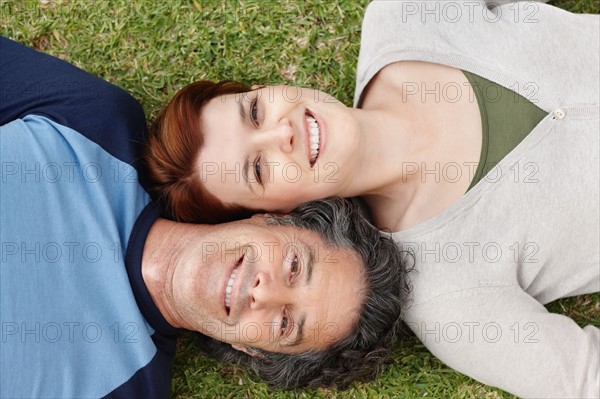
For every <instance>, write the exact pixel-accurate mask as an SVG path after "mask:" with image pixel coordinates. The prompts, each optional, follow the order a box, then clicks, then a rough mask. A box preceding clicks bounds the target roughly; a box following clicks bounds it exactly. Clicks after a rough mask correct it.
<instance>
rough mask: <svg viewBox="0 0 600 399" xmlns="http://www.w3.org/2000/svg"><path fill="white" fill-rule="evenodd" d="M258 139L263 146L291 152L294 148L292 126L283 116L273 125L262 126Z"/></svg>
mask: <svg viewBox="0 0 600 399" xmlns="http://www.w3.org/2000/svg"><path fill="white" fill-rule="evenodd" d="M260 140H262V141H263V142H262V143H261V144H262V145H263V146H267V147H275V148H278V149H279V150H281V151H282V152H283V153H286V154H288V153H291V152H292V150H293V149H294V128H293V127H292V124H291V122H290V120H289V119H288V118H283V119H281V120H280V121H278V122H277V123H276V124H274V125H271V126H268V127H264V129H262V131H261V132H260Z"/></svg>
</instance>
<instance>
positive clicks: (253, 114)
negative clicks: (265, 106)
mask: <svg viewBox="0 0 600 399" xmlns="http://www.w3.org/2000/svg"><path fill="white" fill-rule="evenodd" d="M257 104H258V102H257V101H256V98H255V99H254V100H252V103H251V104H250V118H251V119H252V122H253V123H254V124H255V125H256V126H258V105H257Z"/></svg>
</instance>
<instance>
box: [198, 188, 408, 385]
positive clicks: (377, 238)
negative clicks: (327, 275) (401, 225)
mask: <svg viewBox="0 0 600 399" xmlns="http://www.w3.org/2000/svg"><path fill="white" fill-rule="evenodd" d="M267 223H269V224H273V225H286V226H295V227H299V228H303V229H307V230H310V231H314V232H316V233H318V234H319V236H321V238H322V239H323V240H324V241H325V243H326V244H327V245H333V246H334V247H337V248H346V249H350V250H353V251H355V253H357V254H358V256H359V258H360V259H361V261H362V263H363V264H364V273H363V274H364V282H365V289H364V293H363V296H364V298H365V299H364V303H363V304H362V307H361V308H360V310H359V315H358V316H359V317H358V320H357V321H356V323H355V325H354V326H353V328H352V329H351V331H350V333H349V334H348V335H347V336H346V337H344V338H342V339H341V340H339V341H337V342H335V343H333V344H332V345H331V346H330V347H328V348H327V349H326V350H322V351H317V350H311V351H307V352H303V353H300V354H293V355H291V354H283V353H273V352H265V351H262V350H258V349H253V351H254V352H255V356H249V355H247V354H246V353H244V352H241V351H238V350H235V349H233V348H232V347H231V346H230V345H229V344H226V343H223V342H220V341H217V340H214V339H211V338H209V337H206V336H204V335H200V341H201V347H202V349H203V350H204V351H205V352H207V353H208V354H209V355H211V356H213V357H215V358H216V359H217V360H220V361H223V362H233V363H237V364H245V365H248V366H250V367H251V368H252V369H254V370H255V371H256V373H257V374H258V375H259V376H260V377H261V378H263V379H264V380H265V381H266V382H267V383H269V384H270V385H272V386H275V387H278V388H281V389H297V388H303V387H319V386H336V387H338V388H341V389H344V388H346V387H347V386H348V385H349V384H350V383H351V382H353V381H357V380H358V381H365V380H369V379H372V378H375V377H376V376H377V375H379V374H380V373H381V371H382V370H383V366H384V365H385V363H387V362H388V361H389V360H390V352H391V346H392V343H393V342H394V340H395V338H396V336H397V333H398V332H399V329H400V326H401V321H400V312H401V310H402V307H403V305H404V301H405V298H406V295H407V294H408V291H409V287H408V280H407V277H406V274H407V270H406V267H405V259H406V253H404V252H403V251H402V250H401V249H400V248H399V247H398V246H397V245H396V243H395V242H394V241H393V240H392V239H391V238H390V237H388V236H387V235H382V234H381V233H380V232H379V231H378V229H377V228H375V227H374V226H373V225H371V224H370V223H369V222H368V221H367V220H366V219H365V218H364V217H363V216H362V214H361V210H360V208H359V206H358V205H357V204H356V203H353V202H351V201H350V200H347V199H343V198H330V199H326V200H318V201H312V202H308V203H306V204H303V205H301V206H300V207H298V208H297V209H296V210H295V211H293V212H292V213H291V214H290V215H285V216H271V217H270V218H269V219H268V220H267Z"/></svg>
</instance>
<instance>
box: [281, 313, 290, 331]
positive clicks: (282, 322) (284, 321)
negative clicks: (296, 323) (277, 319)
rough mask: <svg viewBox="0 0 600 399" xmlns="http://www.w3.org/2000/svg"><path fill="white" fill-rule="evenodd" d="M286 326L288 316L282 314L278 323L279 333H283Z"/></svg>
mask: <svg viewBox="0 0 600 399" xmlns="http://www.w3.org/2000/svg"><path fill="white" fill-rule="evenodd" d="M287 327H288V317H287V316H283V317H282V318H281V325H280V328H281V335H285V331H286V330H287Z"/></svg>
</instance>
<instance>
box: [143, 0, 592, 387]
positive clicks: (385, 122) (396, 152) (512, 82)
mask: <svg viewBox="0 0 600 399" xmlns="http://www.w3.org/2000/svg"><path fill="white" fill-rule="evenodd" d="M490 7H491V9H490V8H488V7H487V5H486V3H485V2H483V1H481V2H409V1H406V2H402V1H395V2H375V3H373V4H371V5H370V6H369V9H368V11H367V13H366V15H365V20H364V22H363V33H362V42H361V54H360V57H359V61H358V67H357V88H356V93H355V106H357V108H347V107H345V106H343V105H342V104H341V103H339V102H335V101H332V100H331V98H330V97H328V96H326V95H325V94H324V93H320V92H316V91H312V90H308V89H294V88H289V87H285V86H278V87H254V88H252V90H251V91H248V89H247V88H245V87H243V86H241V85H239V84H236V83H224V84H220V85H212V84H210V83H205V82H204V83H196V84H192V85H190V86H188V87H187V88H185V89H183V90H182V91H181V92H180V93H178V94H177V95H176V96H175V98H174V99H173V100H172V101H171V103H170V104H169V106H168V107H167V108H166V109H165V110H164V111H163V112H162V113H161V114H160V115H159V117H158V118H157V122H156V124H155V127H154V129H153V133H152V135H151V137H150V141H149V147H148V148H149V150H148V157H147V159H148V161H149V165H150V167H151V169H152V171H153V173H154V179H155V181H156V183H157V195H158V196H160V197H162V198H163V199H164V200H165V202H166V203H167V204H168V207H169V209H171V210H172V212H173V214H174V215H175V216H176V217H178V218H180V219H182V220H193V219H200V220H205V221H210V222H216V221H218V220H226V219H228V218H237V217H241V216H242V215H244V214H245V213H246V212H254V211H257V210H268V211H284V212H285V211H288V210H290V209H293V208H294V207H295V206H297V205H298V204H300V203H302V202H304V201H307V200H309V199H314V198H321V197H327V196H334V195H338V196H345V197H352V196H359V197H361V198H362V200H363V201H364V203H365V204H366V205H367V207H368V209H369V212H370V214H371V217H372V218H373V221H374V223H375V224H376V225H377V226H379V227H380V228H382V229H386V230H391V231H393V232H395V233H393V237H394V238H395V239H396V240H397V241H399V242H402V243H403V244H404V245H405V246H409V247H410V248H412V249H413V251H414V254H415V262H416V264H415V269H416V273H413V280H412V284H413V294H412V306H411V307H410V308H409V309H407V311H406V312H405V314H404V320H405V321H406V322H407V324H408V325H409V326H410V327H411V328H412V330H413V331H414V332H415V333H416V334H417V336H419V338H420V339H421V340H422V341H423V342H424V343H425V345H426V346H427V347H428V348H429V349H430V350H431V351H432V352H433V353H434V354H435V355H436V356H437V357H439V358H440V359H441V360H442V361H444V362H446V363H447V364H448V365H449V366H451V367H453V368H455V369H457V370H458V371H461V372H463V373H465V374H467V375H469V376H471V377H473V378H475V379H477V380H479V381H482V382H484V383H487V384H489V385H494V386H498V387H500V388H503V389H505V390H507V391H509V392H511V393H513V394H516V395H518V396H535V397H547V396H554V397H587V396H598V394H599V392H598V386H599V373H600V366H599V360H598V359H599V358H600V349H599V346H600V345H599V341H600V331H599V330H598V328H596V327H593V326H587V327H585V328H583V329H582V328H580V327H578V326H577V325H576V324H575V323H574V322H573V320H571V319H570V318H567V317H564V316H561V315H556V314H551V313H549V312H548V311H547V310H546V309H545V308H544V307H543V306H542V305H543V304H546V303H548V302H551V301H553V300H555V299H557V298H562V297H566V296H572V295H579V294H584V293H591V292H598V291H599V290H600V281H599V276H598V265H599V263H600V260H599V251H598V248H597V242H598V240H599V236H598V229H597V226H598V220H599V214H598V204H599V191H600V190H599V187H598V181H599V180H600V176H599V175H598V167H597V165H598V147H599V143H598V130H599V129H600V127H599V123H598V116H599V114H600V111H599V109H598V96H599V93H598V81H599V80H600V78H599V76H598V69H597V65H598V62H599V60H598V37H599V19H598V16H592V15H575V14H571V13H568V12H565V11H563V10H560V9H558V8H555V7H552V6H549V5H544V4H538V3H535V4H532V3H528V2H521V3H516V4H506V5H504V6H502V7H493V6H492V5H491V4H490ZM236 93H245V94H244V95H240V94H237V95H236Z"/></svg>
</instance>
